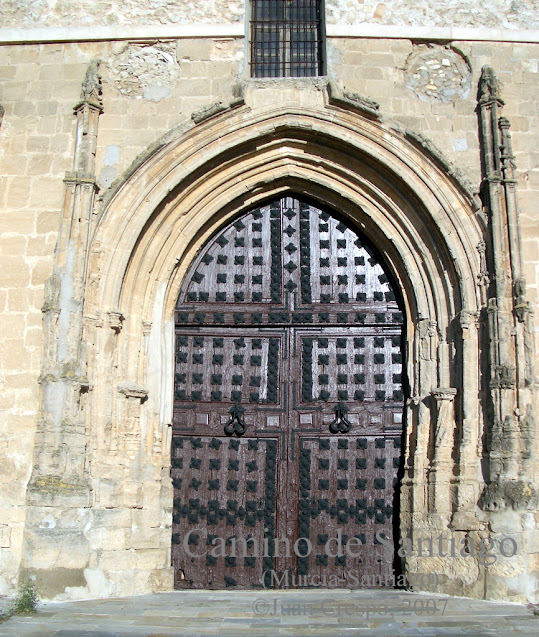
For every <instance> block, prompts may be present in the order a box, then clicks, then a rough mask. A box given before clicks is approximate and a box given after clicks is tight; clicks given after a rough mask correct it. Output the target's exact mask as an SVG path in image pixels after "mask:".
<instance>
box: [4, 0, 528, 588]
mask: <svg viewBox="0 0 539 637" xmlns="http://www.w3.org/2000/svg"><path fill="white" fill-rule="evenodd" d="M195 5H196V6H195ZM427 5H432V3H426V2H425V3H424V7H425V8H424V9H421V7H422V6H423V4H418V3H414V7H418V9H417V12H415V10H414V11H411V12H408V13H407V14H406V16H407V17H406V20H407V21H405V18H404V17H403V16H404V13H403V12H404V11H405V7H406V6H407V5H405V4H402V3H392V2H386V3H385V4H384V5H381V4H376V3H374V4H373V5H371V6H370V7H369V8H368V5H366V4H365V5H363V4H359V3H354V5H353V8H349V7H347V6H345V5H344V3H332V2H329V1H328V2H327V11H328V19H329V20H330V21H335V22H337V21H341V22H346V23H350V24H354V23H356V22H358V21H364V20H377V21H378V22H380V21H382V22H383V21H386V22H387V23H388V24H401V23H403V24H438V25H441V24H446V22H445V20H447V23H448V22H455V21H459V24H460V25H471V26H477V25H480V24H481V25H485V24H486V25H490V24H492V25H497V26H499V25H500V24H504V25H506V26H518V27H519V28H527V27H531V25H532V24H533V20H532V19H531V18H530V15H529V14H528V13H527V11H528V10H529V7H530V6H531V4H530V3H526V2H524V1H522V2H520V3H519V6H520V7H521V9H520V12H519V13H518V14H516V13H515V14H512V13H511V11H512V10H513V8H514V7H515V6H516V5H515V3H512V4H510V3H503V4H502V3H498V4H496V3H494V2H492V3H479V2H478V3H477V7H475V9H473V8H472V6H471V5H470V4H469V3H467V4H466V5H465V4H464V3H462V4H458V6H457V4H456V3H454V4H453V5H451V6H452V9H451V10H450V9H449V6H450V5H445V4H444V10H441V9H440V11H439V12H438V13H437V14H436V17H431V16H430V14H429V11H430V10H428V9H427ZM498 5H499V7H500V8H499V10H498V11H497V13H495V11H494V9H495V8H496V7H498ZM61 6H62V5H60V4H58V3H57V4H53V3H47V2H44V1H43V2H33V3H30V4H29V3H27V2H24V3H15V2H8V3H3V4H2V6H1V7H0V16H2V25H3V26H9V25H12V26H21V25H22V26H24V25H27V26H33V25H38V24H41V25H64V24H72V23H73V10H72V8H70V12H69V16H68V15H67V13H66V14H64V17H62V14H61V11H60V8H61ZM109 6H110V9H109ZM154 6H157V7H158V8H157V9H155V10H152V12H151V11H150V10H149V9H147V8H146V7H142V5H141V4H140V3H134V2H133V3H130V2H124V3H122V7H125V8H126V9H125V13H120V12H119V11H118V8H117V7H116V6H114V5H113V3H110V5H108V4H107V3H101V4H99V5H94V4H91V3H79V4H78V5H77V7H78V8H77V9H76V11H80V15H81V24H113V23H114V20H117V21H118V22H119V23H128V22H129V21H138V20H140V21H147V22H148V23H152V22H153V23H163V22H165V23H166V22H168V21H170V22H179V23H181V22H193V21H208V22H210V21H214V22H215V21H223V22H224V21H227V20H228V21H238V20H241V19H242V15H243V13H242V12H243V9H244V5H243V2H238V3H229V2H227V3H217V2H215V3H214V2H211V3H209V2H208V3H207V6H206V4H205V3H177V4H176V5H174V6H173V7H172V8H171V5H168V4H166V5H165V3H162V6H161V5H160V4H157V5H155V4H154ZM380 7H385V12H384V11H383V9H381V8H380ZM445 8H447V11H448V13H446V14H445V15H444V11H445ZM225 9H226V10H225ZM360 9H361V11H360ZM476 10H477V12H476ZM466 11H469V13H466ZM377 12H378V14H381V15H380V16H379V17H377V16H376V13H377ZM495 15H496V16H500V17H494V16H495ZM512 15H515V16H516V17H515V18H514V19H513V18H512V17H511V16H512ZM107 16H108V17H107ZM455 16H456V17H455ZM83 18H84V19H83ZM422 20H424V22H421V21H422ZM429 20H430V22H429ZM460 20H462V21H460ZM496 20H498V21H497V22H496ZM94 59H100V60H102V64H101V74H102V78H103V95H102V99H103V114H102V115H101V116H100V118H99V131H98V137H97V150H96V156H95V162H96V171H95V172H96V176H97V183H98V185H99V187H100V188H101V190H100V192H99V194H98V203H99V200H100V198H102V197H106V196H107V189H108V188H111V187H113V185H114V184H115V183H116V182H117V180H119V179H121V177H122V175H123V174H124V172H125V171H126V170H127V169H128V168H129V166H130V165H131V164H132V163H133V162H134V161H135V160H136V159H137V157H139V156H140V155H141V154H144V153H146V151H147V149H148V148H149V147H150V146H151V145H152V144H154V143H155V141H156V140H157V139H158V138H159V137H161V136H162V135H164V134H166V133H167V132H168V131H170V130H171V129H173V128H174V127H178V126H179V127H180V128H181V127H182V126H186V125H187V124H189V125H191V122H192V120H191V115H192V114H193V113H195V112H197V111H200V109H203V108H205V107H208V106H210V105H211V104H214V103H215V102H217V101H223V102H225V103H226V102H227V101H230V100H231V99H233V95H234V92H235V89H234V87H235V86H236V85H237V84H238V82H242V81H245V82H246V83H247V84H249V80H248V79H246V78H245V73H246V69H245V61H244V41H243V40H242V39H214V38H206V39H181V40H169V41H162V42H158V43H140V42H96V43H79V44H69V43H67V44H46V45H37V44H30V45H20V46H17V45H13V46H4V47H1V48H0V77H2V78H3V79H2V82H1V83H0V104H1V105H2V107H3V108H4V109H5V114H4V117H3V120H2V123H1V127H0V175H1V177H0V179H1V187H0V215H1V217H0V270H1V272H2V276H1V278H0V310H1V311H2V330H1V332H0V361H1V363H0V364H1V366H2V369H1V370H0V389H1V392H0V409H1V413H2V415H3V418H2V426H1V427H0V438H1V444H0V446H1V447H2V448H3V449H5V453H4V457H3V458H2V459H1V461H0V483H1V486H2V488H1V489H0V558H1V560H2V561H1V564H0V594H2V593H5V592H8V591H10V590H12V589H13V586H14V584H15V582H16V579H17V576H18V568H19V563H20V560H21V555H22V544H23V530H24V523H25V516H26V513H25V497H26V493H25V489H26V484H27V482H28V480H29V478H30V474H31V471H32V456H33V442H34V434H35V430H36V423H37V420H38V416H39V392H40V389H39V388H40V385H39V384H38V380H39V375H40V371H41V357H42V342H43V330H42V313H41V308H42V305H43V298H44V285H45V281H46V279H47V278H48V277H50V275H51V273H52V268H53V262H54V258H53V256H54V255H53V253H54V245H55V242H56V240H57V237H58V232H59V227H60V220H61V212H62V206H63V200H64V193H65V186H64V183H63V178H64V175H65V173H66V171H70V170H72V163H73V153H74V146H75V119H74V116H73V107H74V105H75V104H76V103H77V102H78V100H79V98H80V92H81V82H82V80H83V78H84V75H85V72H86V68H87V66H88V63H89V62H90V61H91V60H94ZM485 64H489V65H491V66H492V67H493V68H494V69H495V70H496V72H497V74H498V77H499V79H500V82H501V85H502V94H503V98H504V100H505V102H506V103H505V106H504V109H503V114H504V116H505V117H508V118H509V120H510V121H511V124H512V128H511V131H512V139H513V149H514V152H515V155H516V164H517V181H518V188H519V196H520V213H521V214H520V220H521V227H522V236H523V254H524V267H525V274H526V279H527V283H528V293H529V297H528V298H529V299H530V301H531V302H532V305H534V306H535V310H536V313H537V312H538V311H539V305H538V304H539V269H538V265H537V254H538V252H539V236H538V232H537V211H536V202H537V194H538V191H539V170H538V168H537V166H538V165H539V162H538V158H537V152H538V151H537V134H536V133H534V132H535V131H537V130H538V129H539V113H538V110H537V103H538V100H537V78H538V71H539V46H537V45H532V44H509V43H497V42H491V43H487V42H483V43H478V42H475V43H474V42H452V43H451V45H450V46H449V45H447V46H441V45H439V44H432V45H427V44H414V43H413V42H412V41H410V40H384V39H355V38H342V39H338V38H334V39H330V40H329V41H328V75H329V76H330V77H331V78H332V79H333V80H334V81H335V82H336V83H337V84H338V85H339V86H340V88H341V89H342V90H343V91H346V92H348V93H358V94H360V95H362V96H366V97H369V98H370V99H372V100H375V101H376V102H378V103H379V104H380V112H381V114H382V116H383V117H384V118H385V119H386V120H387V121H388V122H392V123H393V125H394V126H396V127H401V129H402V130H403V131H404V130H406V131H411V132H412V133H416V134H417V135H421V136H422V137H423V138H424V139H425V140H426V141H423V142H422V143H423V144H425V145H428V143H429V142H430V143H431V144H433V145H434V146H435V147H436V148H437V149H439V151H440V152H441V154H442V155H443V157H444V158H445V160H446V161H448V162H450V163H451V164H452V166H453V167H454V169H456V170H458V171H459V172H460V174H461V175H462V177H463V179H464V180H466V181H468V182H469V183H470V185H471V188H472V189H473V190H477V189H478V187H479V184H480V181H481V167H480V159H479V140H478V119H477V113H476V105H477V85H478V81H479V77H480V73H481V68H482V66H483V65H485ZM429 152H430V151H429ZM110 333H111V335H112V334H113V331H112V330H111V331H110ZM88 345H89V347H90V348H91V347H92V345H93V344H92V343H89V344H88ZM103 347H104V350H106V351H109V348H110V349H112V348H113V345H112V344H111V343H107V344H106V346H103ZM118 356H120V355H118ZM111 364H114V365H116V364H117V360H115V359H111ZM93 373H95V370H93ZM126 391H127V390H126ZM128 393H129V392H127V394H126V398H125V402H126V405H128V406H127V407H126V412H125V414H121V417H122V418H124V415H125V421H123V422H124V423H131V424H130V425H129V426H132V427H133V428H136V427H137V426H138V418H139V416H138V412H137V408H136V405H134V403H136V402H137V398H136V395H135V396H132V395H128ZM135 393H136V392H135ZM133 399H135V400H133ZM102 409H103V413H109V411H112V408H111V407H110V405H105V404H104V405H103V406H102ZM93 413H94V414H95V415H96V418H99V413H100V412H99V408H97V407H94V412H93ZM126 426H127V424H126ZM145 426H147V423H146V425H145ZM96 428H97V429H98V430H99V433H96V432H93V431H92V432H90V433H89V443H88V445H89V454H91V453H94V451H95V448H97V447H99V448H100V450H98V451H96V452H95V453H94V455H93V456H92V463H91V465H90V466H89V467H88V470H89V473H90V476H91V478H92V480H93V481H94V493H93V496H92V497H93V498H94V503H95V504H96V511H95V513H94V514H93V515H92V516H89V515H87V512H86V511H84V512H83V513H81V514H80V515H79V514H77V515H79V517H77V515H75V514H74V517H73V518H69V519H65V520H63V521H61V520H59V519H57V518H56V517H55V516H54V515H52V514H49V513H47V511H46V510H41V511H40V512H39V513H38V514H39V515H41V518H40V519H39V520H37V525H38V526H40V527H41V528H42V529H45V530H47V529H54V528H56V527H58V529H59V536H61V530H60V527H62V525H63V527H62V528H69V527H78V528H81V529H84V531H83V532H82V531H81V534H82V535H81V537H82V536H84V537H83V540H84V542H83V543H82V544H81V545H80V547H81V548H80V551H79V554H77V556H76V557H73V562H77V565H76V568H73V569H72V570H71V571H69V569H67V568H66V571H65V578H64V580H63V581H58V582H56V583H54V584H53V583H50V586H51V588H50V589H49V591H48V592H49V594H57V593H59V592H61V591H62V590H64V588H65V587H68V588H71V589H72V590H70V591H69V590H68V594H70V595H88V594H92V595H109V594H110V595H111V594H128V593H133V592H146V591H149V590H158V589H167V587H168V586H169V585H170V578H169V574H168V572H167V567H168V564H169V548H167V542H168V541H169V540H168V539H167V538H168V536H167V533H168V532H169V531H168V528H167V524H168V522H167V520H168V516H169V514H170V510H169V508H167V504H166V502H168V499H169V498H170V489H169V488H167V487H166V486H165V487H163V483H164V482H165V481H166V480H167V472H166V468H165V469H163V467H162V463H163V465H164V466H165V465H166V456H165V457H163V458H161V457H160V456H159V454H157V453H156V455H155V456H154V457H153V459H152V460H148V458H146V457H145V456H144V454H142V452H141V450H140V449H139V448H136V444H137V443H135V446H134V447H133V448H129V443H125V444H126V445H127V449H128V453H124V452H125V449H124V450H123V451H122V454H123V455H122V454H120V455H121V459H120V460H119V461H116V459H114V461H113V462H111V456H110V454H109V453H107V452H106V451H105V450H104V449H105V448H106V445H111V444H116V442H115V438H114V436H115V433H114V430H113V426H112V424H111V423H109V422H101V423H96ZM123 435H124V439H129V432H128V433H127V434H125V432H124V434H123ZM100 436H101V438H100V440H98V438H99V437H100ZM148 436H150V434H148ZM163 445H164V448H166V440H164V441H163ZM538 451H539V450H538ZM530 478H532V476H530ZM53 487H54V489H57V490H58V491H61V488H62V485H61V484H56V485H52V486H51V488H53ZM168 507H170V504H169V505H168ZM537 522H538V520H537V519H536V518H534V516H533V514H529V516H528V519H527V522H526V524H528V526H529V528H532V527H534V525H536V524H537ZM500 528H504V527H503V524H501V525H500ZM149 529H151V531H149ZM34 551H35V554H34V555H33V556H32V555H31V554H30V553H29V554H28V555H27V558H26V559H27V563H26V566H25V568H28V566H29V563H28V561H29V558H30V557H33V559H34V560H35V562H36V563H39V564H46V563H50V562H54V561H55V560H56V561H58V562H61V561H62V560H61V559H60V557H61V556H55V555H54V554H52V553H51V552H49V553H47V554H44V553H43V554H40V547H39V544H37V545H35V546H34ZM85 551H87V554H86V553H85ZM64 558H65V559H66V560H67V562H69V559H70V558H69V556H67V557H66V556H64ZM115 570H116V571H118V572H121V573H122V575H117V577H116V578H114V577H112V578H109V579H106V576H105V574H106V573H109V572H111V571H115ZM134 570H137V572H138V574H137V577H136V578H134V577H133V576H132V575H130V573H131V574H132V573H133V572H134ZM68 571H69V572H68ZM60 572H61V571H60ZM160 573H163V575H162V576H160V575H159V574H160ZM500 594H501V595H503V594H504V592H503V591H502V592H501V593H500Z"/></svg>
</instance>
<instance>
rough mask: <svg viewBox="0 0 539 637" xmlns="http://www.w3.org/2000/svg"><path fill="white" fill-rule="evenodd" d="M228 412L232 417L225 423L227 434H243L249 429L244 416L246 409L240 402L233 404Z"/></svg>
mask: <svg viewBox="0 0 539 637" xmlns="http://www.w3.org/2000/svg"><path fill="white" fill-rule="evenodd" d="M228 413H229V414H230V415H231V416H232V417H231V418H230V420H228V421H227V423H226V424H225V434H226V435H227V436H233V435H234V434H236V435H237V436H243V434H244V433H245V432H246V431H247V425H246V424H245V420H243V418H242V416H243V414H244V413H245V409H244V408H243V407H242V406H241V405H240V404H239V403H235V404H234V405H232V408H231V409H230V411H229V412H228Z"/></svg>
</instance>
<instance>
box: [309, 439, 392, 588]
mask: <svg viewBox="0 0 539 637" xmlns="http://www.w3.org/2000/svg"><path fill="white" fill-rule="evenodd" d="M399 461H400V438H397V437H389V436H379V437H374V436H361V437H357V436H355V435H354V436H327V435H321V436H316V437H313V436H301V438H300V460H299V468H298V469H299V483H300V499H299V522H298V537H302V538H308V539H309V541H310V543H311V546H312V552H311V553H310V555H308V556H306V557H300V558H299V559H298V566H297V568H298V570H297V575H298V579H297V581H298V582H299V583H300V584H301V585H303V586H313V585H316V582H320V581H325V582H327V584H326V585H327V586H330V587H338V588H357V587H359V586H361V587H369V586H373V587H374V586H380V585H384V583H385V585H387V586H391V583H390V582H391V578H392V576H393V566H394V565H393V551H389V552H388V550H387V546H386V545H384V544H383V543H382V544H380V543H379V542H378V540H377V539H376V533H377V532H380V533H383V534H384V536H383V537H386V538H387V537H390V536H393V534H394V528H393V511H394V508H395V485H396V480H397V471H398V466H399ZM339 536H340V538H341V539H340V542H339V541H338V538H339ZM352 538H354V539H352ZM349 541H350V544H349V545H348V551H347V550H346V546H347V543H348V542H349ZM328 542H329V544H328ZM339 544H340V546H341V547H342V549H341V550H339ZM299 576H301V577H299ZM369 578H370V579H369Z"/></svg>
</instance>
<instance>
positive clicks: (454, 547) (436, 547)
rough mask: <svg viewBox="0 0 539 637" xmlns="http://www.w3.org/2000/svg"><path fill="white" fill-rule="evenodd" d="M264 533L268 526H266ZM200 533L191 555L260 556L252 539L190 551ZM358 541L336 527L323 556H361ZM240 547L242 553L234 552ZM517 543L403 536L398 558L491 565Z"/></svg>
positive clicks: (306, 544)
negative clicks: (464, 560)
mask: <svg viewBox="0 0 539 637" xmlns="http://www.w3.org/2000/svg"><path fill="white" fill-rule="evenodd" d="M265 531H266V532H267V529H265ZM197 532H198V533H203V530H202V529H191V530H190V531H189V532H188V533H186V534H185V535H184V538H183V542H182V544H183V548H184V550H185V552H186V553H187V554H188V555H189V556H190V557H193V558H194V557H203V556H205V555H211V556H213V557H261V554H260V548H261V547H260V543H259V541H258V540H257V539H256V538H254V537H250V538H236V537H230V538H222V537H219V536H217V537H213V538H212V540H211V542H210V544H213V548H211V549H208V550H206V551H203V552H195V551H193V546H197V545H198V536H197V535H196V533H197ZM269 540H270V538H268V537H265V538H264V539H263V542H262V544H263V546H262V550H263V553H262V557H271V555H270V552H269ZM376 540H377V541H378V543H379V544H380V545H382V546H385V547H386V548H387V549H389V550H390V551H391V552H393V551H394V544H393V540H392V539H391V536H389V537H386V535H385V534H384V532H382V531H377V532H376ZM273 543H274V550H273V556H274V557H290V556H291V553H290V549H291V546H290V540H289V539H288V538H286V537H285V538H273ZM361 545H362V544H361V540H360V539H359V538H357V537H351V538H349V539H348V540H347V542H346V543H345V544H344V545H343V541H342V529H338V530H337V535H336V536H334V537H330V538H329V539H328V541H327V542H326V544H325V546H324V550H325V552H326V555H328V556H329V557H343V556H344V555H347V556H348V557H351V558H354V557H359V556H360V555H361V551H359V552H358V551H357V547H360V546H361ZM237 548H240V550H241V553H240V554H238V552H237V551H236V549H237ZM292 550H293V552H294V554H295V555H296V556H297V557H307V556H309V555H310V554H311V552H312V550H313V547H312V543H311V542H310V540H309V539H308V538H299V539H297V540H296V541H295V542H294V544H293V545H292ZM517 550H518V546H517V543H516V541H515V540H514V539H513V538H511V537H507V536H505V537H503V538H502V539H500V540H496V539H492V538H484V539H481V540H479V541H477V540H474V539H473V538H471V537H464V538H462V539H460V540H458V539H457V538H455V537H454V535H453V534H450V535H449V537H448V536H447V535H444V534H442V533H440V535H439V536H438V537H437V538H429V537H428V538H417V540H416V543H415V546H414V544H413V542H412V540H411V538H408V537H403V538H400V539H399V548H398V550H397V554H398V555H399V557H418V558H421V557H442V558H467V557H472V558H476V559H477V561H478V563H479V564H481V565H489V564H494V563H495V562H496V561H497V559H498V555H502V556H503V557H506V558H508V557H513V556H514V555H516V553H517Z"/></svg>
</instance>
